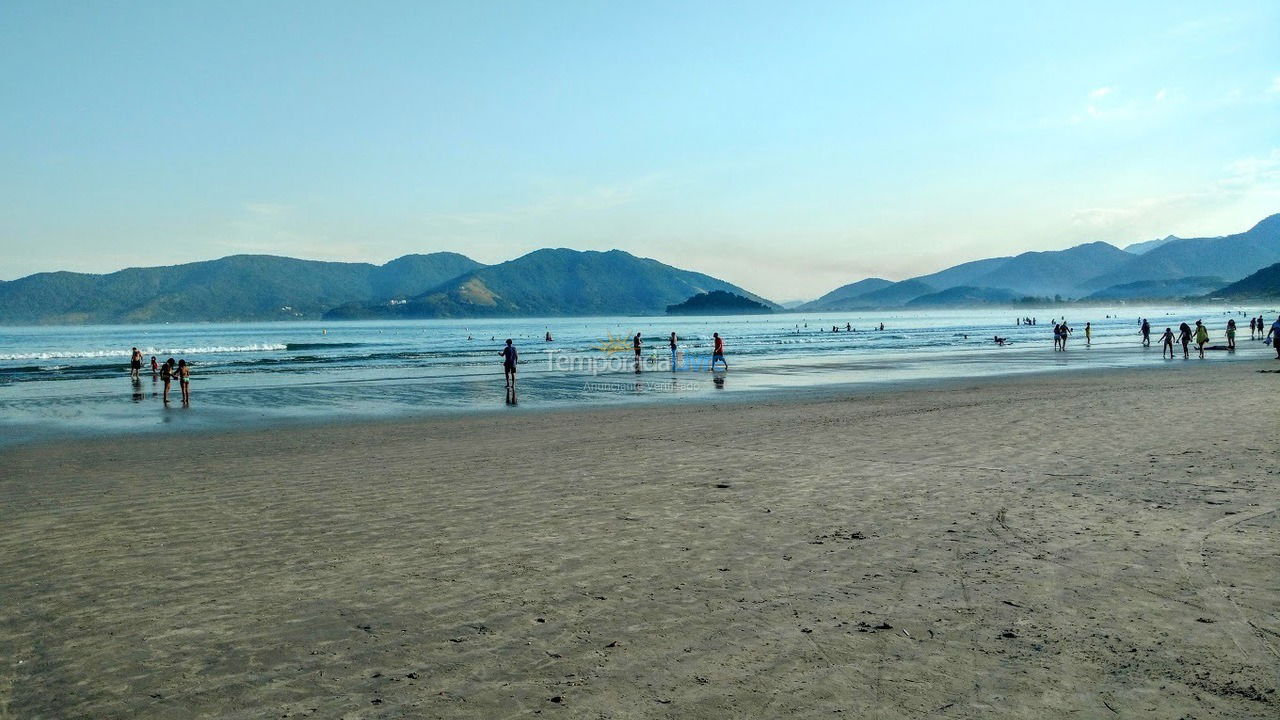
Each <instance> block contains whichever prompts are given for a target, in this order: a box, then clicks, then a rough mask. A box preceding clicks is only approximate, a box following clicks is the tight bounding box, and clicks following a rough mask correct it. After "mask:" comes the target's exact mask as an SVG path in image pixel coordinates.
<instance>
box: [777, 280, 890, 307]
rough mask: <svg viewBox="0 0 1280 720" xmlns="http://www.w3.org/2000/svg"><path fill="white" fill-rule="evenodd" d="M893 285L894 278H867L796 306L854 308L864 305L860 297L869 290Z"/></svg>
mask: <svg viewBox="0 0 1280 720" xmlns="http://www.w3.org/2000/svg"><path fill="white" fill-rule="evenodd" d="M890 285H893V281H892V280H885V279H884V278H866V279H864V280H859V281H858V282H854V283H849V284H848V285H842V286H840V287H838V288H836V289H835V290H832V291H831V292H829V293H827V294H826V295H823V296H822V297H820V298H818V299H817V300H812V301H810V302H807V303H804V304H803V305H800V306H799V307H797V308H795V309H796V310H800V311H811V312H823V311H826V310H854V309H858V308H861V307H863V306H862V305H861V304H860V303H859V298H860V297H861V296H863V295H865V294H867V293H869V292H874V291H876V290H880V289H883V288H887V287H889V286H890Z"/></svg>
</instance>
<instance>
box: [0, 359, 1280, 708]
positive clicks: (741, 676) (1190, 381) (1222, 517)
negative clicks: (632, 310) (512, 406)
mask: <svg viewBox="0 0 1280 720" xmlns="http://www.w3.org/2000/svg"><path fill="white" fill-rule="evenodd" d="M1275 369H1276V368H1275V367H1273V366H1272V365H1271V364H1270V363H1264V362H1261V361H1259V362H1257V363H1243V362H1241V363H1230V364H1217V365H1201V366H1196V365H1193V366H1192V367H1190V368H1187V370H1188V372H1179V373H1176V374H1173V373H1165V374H1161V373H1151V372H1147V369H1139V370H1124V371H1105V372H1071V373H1062V372H1056V373H1051V374H1049V375H1048V381H1047V382H1046V378H1045V377H1044V376H1038V377H1026V376H1023V377H1013V378H1010V377H1004V378H998V379H986V380H969V381H952V382H949V383H948V387H945V388H937V387H934V388H918V389H914V390H899V391H893V392H872V393H865V394H857V395H851V396H835V397H829V398H827V399H823V400H805V399H803V398H783V399H779V400H778V401H775V402H769V403H754V404H753V403H751V402H750V401H748V402H745V403H733V404H732V405H730V404H729V403H719V402H718V403H688V404H682V405H679V406H676V405H666V406H656V407H646V408H636V407H625V408H623V407H618V408H606V409H600V410H591V411H547V412H541V411H540V412H537V413H531V414H524V413H520V414H518V415H512V414H506V413H492V414H488V415H485V416H484V417H464V418H448V419H423V420H418V421H414V422H411V423H390V424H388V423H373V424H369V423H353V424H345V425H344V424H330V425H325V426H319V427H308V428H290V429H285V430H280V431H271V432H256V431H248V432H225V433H211V434H209V435H202V436H176V437H169V438H165V439H164V441H162V442H157V441H156V438H155V437H154V436H151V437H135V438H103V439H98V440H92V441H78V442H66V443H53V444H50V445H47V446H40V447H24V448H18V449H10V450H7V451H5V452H4V453H3V455H4V460H5V466H6V471H7V472H6V473H5V475H4V476H3V477H0V507H3V508H5V513H6V522H5V526H6V532H5V533H4V534H3V536H0V568H4V570H2V571H0V573H2V574H0V591H2V594H3V596H4V597H5V598H6V603H5V604H4V605H3V606H0V654H4V655H5V656H6V657H9V658H12V659H13V660H12V662H10V663H7V664H5V665H3V666H0V709H3V712H0V717H8V716H12V717H65V716H92V717H102V718H126V717H138V716H153V717H194V716H209V717H239V718H266V717H339V716H343V717H352V718H355V717H365V718H380V717H403V716H410V717H451V718H453V717H458V718H489V717H499V716H501V717H508V716H534V715H543V716H545V715H555V714H557V713H560V714H564V716H565V717H583V716H588V717H590V716H606V717H611V716H631V717H634V716H643V717H667V716H673V717H675V716H678V717H694V718H719V717H743V716H750V717H782V716H795V717H812V716H818V715H824V716H825V715H828V714H830V713H832V712H837V711H839V712H843V713H849V715H848V716H849V717H867V716H880V717H898V716H902V717H914V716H920V715H928V714H937V715H939V716H942V717H972V718H978V717H984V718H985V717H1010V718H1034V717H1045V716H1062V715H1066V714H1071V713H1080V714H1082V715H1084V716H1109V715H1110V714H1111V713H1112V712H1119V713H1123V714H1143V715H1150V716H1156V717H1171V718H1172V717H1182V716H1183V715H1185V714H1188V713H1191V714H1194V715H1195V716H1196V717H1202V718H1224V719H1225V718H1255V717H1256V718H1263V717H1271V716H1273V715H1274V712H1275V708H1276V705H1277V703H1278V702H1280V697H1277V693H1278V692H1280V690H1278V689H1277V688H1278V687H1280V677H1277V668H1278V667H1280V665H1277V663H1276V662H1275V659H1276V655H1275V652H1276V650H1277V643H1276V641H1275V640H1274V637H1273V635H1271V634H1270V633H1273V632H1280V594H1278V593H1277V592H1276V588H1277V587H1280V554H1278V553H1280V551H1277V548H1280V518H1278V517H1277V508H1280V482H1278V480H1277V475H1276V473H1275V470H1274V469H1273V465H1274V461H1273V458H1274V454H1275V427H1276V426H1275V415H1274V409H1273V405H1274V392H1275V390H1274V388H1275V385H1274V382H1273V380H1274V378H1273V376H1271V375H1269V374H1262V373H1261V372H1259V371H1260V370H1267V371H1273V370H1275ZM531 420H532V421H531ZM1108 708H1111V710H1108ZM5 713H7V714H8V715H6V714H5Z"/></svg>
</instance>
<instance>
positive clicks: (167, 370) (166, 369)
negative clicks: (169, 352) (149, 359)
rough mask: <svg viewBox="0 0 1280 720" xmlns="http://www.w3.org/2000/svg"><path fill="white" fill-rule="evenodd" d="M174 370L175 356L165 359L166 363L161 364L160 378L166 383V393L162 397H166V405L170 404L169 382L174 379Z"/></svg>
mask: <svg viewBox="0 0 1280 720" xmlns="http://www.w3.org/2000/svg"><path fill="white" fill-rule="evenodd" d="M173 370H174V365H173V358H169V359H168V360H165V361H164V364H163V365H161V366H160V380H161V381H162V382H163V383H164V394H163V396H162V397H163V398H164V404H165V405H168V404H169V383H170V382H172V381H173Z"/></svg>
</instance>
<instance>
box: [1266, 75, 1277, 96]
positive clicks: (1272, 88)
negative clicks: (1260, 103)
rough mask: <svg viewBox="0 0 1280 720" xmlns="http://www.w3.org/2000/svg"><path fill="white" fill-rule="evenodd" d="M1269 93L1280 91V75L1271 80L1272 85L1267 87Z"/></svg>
mask: <svg viewBox="0 0 1280 720" xmlns="http://www.w3.org/2000/svg"><path fill="white" fill-rule="evenodd" d="M1267 92H1269V93H1280V75H1277V76H1275V77H1274V78H1272V80H1271V87H1269V88H1267Z"/></svg>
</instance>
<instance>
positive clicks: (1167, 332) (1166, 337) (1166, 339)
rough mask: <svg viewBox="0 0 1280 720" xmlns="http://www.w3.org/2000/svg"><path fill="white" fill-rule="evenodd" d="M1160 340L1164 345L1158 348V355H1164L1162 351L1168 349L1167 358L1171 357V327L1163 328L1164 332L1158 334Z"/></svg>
mask: <svg viewBox="0 0 1280 720" xmlns="http://www.w3.org/2000/svg"><path fill="white" fill-rule="evenodd" d="M1160 342H1162V343H1164V347H1163V348H1162V349H1161V350H1160V357H1161V358H1163V357H1164V351H1165V350H1168V351H1169V359H1170V360H1172V359H1173V328H1165V329H1164V334H1163V335H1161V336H1160Z"/></svg>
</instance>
